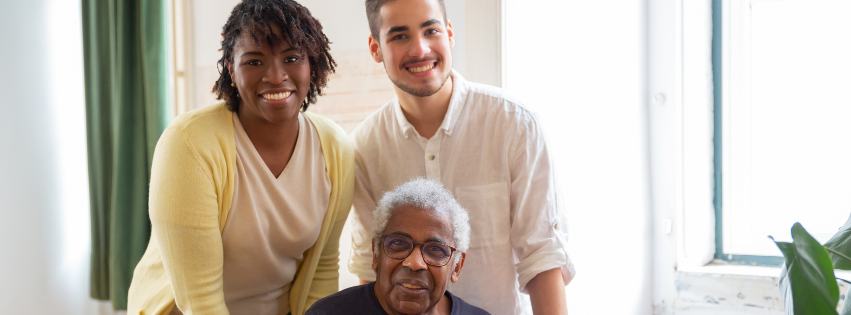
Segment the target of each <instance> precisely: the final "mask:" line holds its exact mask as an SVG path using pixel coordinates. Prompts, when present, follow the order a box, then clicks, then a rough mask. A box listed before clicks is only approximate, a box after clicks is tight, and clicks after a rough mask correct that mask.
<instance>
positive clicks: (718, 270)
mask: <svg viewBox="0 0 851 315" xmlns="http://www.w3.org/2000/svg"><path fill="white" fill-rule="evenodd" d="M677 272H681V273H687V274H694V275H700V274H704V275H718V276H740V277H754V278H772V279H774V280H777V279H778V278H780V267H767V266H755V265H745V264H738V263H730V262H726V261H723V260H717V259H716V260H713V261H711V262H709V263H708V264H706V265H705V266H702V267H690V268H678V269H677ZM834 275H836V277H837V278H842V279H849V280H851V271H848V270H834Z"/></svg>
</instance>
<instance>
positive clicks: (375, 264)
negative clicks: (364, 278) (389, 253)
mask: <svg viewBox="0 0 851 315" xmlns="http://www.w3.org/2000/svg"><path fill="white" fill-rule="evenodd" d="M378 251H379V249H378V248H377V246H375V242H374V241H373V242H372V270H378Z"/></svg>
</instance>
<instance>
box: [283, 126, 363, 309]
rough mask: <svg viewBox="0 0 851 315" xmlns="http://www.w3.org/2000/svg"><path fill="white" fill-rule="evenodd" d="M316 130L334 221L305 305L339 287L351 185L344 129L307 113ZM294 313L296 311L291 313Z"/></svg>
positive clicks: (350, 162) (351, 159) (349, 149)
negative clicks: (331, 188)
mask: <svg viewBox="0 0 851 315" xmlns="http://www.w3.org/2000/svg"><path fill="white" fill-rule="evenodd" d="M309 117H310V118H311V121H313V122H314V124H315V125H316V126H317V130H319V131H320V137H322V138H324V139H323V142H324V143H323V146H322V148H323V154H324V155H325V164H326V169H327V170H328V177H329V178H330V179H331V182H332V185H333V186H336V187H335V189H333V191H332V195H331V200H330V203H329V209H328V210H329V211H335V212H336V215H335V216H334V221H333V222H332V225H331V229H330V231H329V236H328V239H327V242H326V243H325V244H324V247H322V252H321V255H320V257H319V262H318V265H317V266H316V272H315V273H314V275H313V279H312V280H311V284H310V289H309V292H308V294H307V301H306V306H305V308H304V309H308V308H310V306H311V305H313V303H314V302H316V301H317V300H319V299H321V298H324V297H326V296H328V295H331V294H333V293H336V292H337V291H338V290H339V278H340V272H339V269H340V249H339V248H340V234H341V233H342V231H343V226H344V225H345V224H346V218H348V216H349V211H350V210H351V208H352V190H353V187H354V179H355V176H354V174H355V172H354V148H353V147H352V144H351V142H350V141H349V139H348V136H347V135H346V134H345V132H344V131H343V130H342V128H340V127H339V126H337V125H336V124H334V123H333V122H331V121H330V120H328V119H326V118H323V117H317V116H314V115H311V116H309ZM293 314H296V313H293Z"/></svg>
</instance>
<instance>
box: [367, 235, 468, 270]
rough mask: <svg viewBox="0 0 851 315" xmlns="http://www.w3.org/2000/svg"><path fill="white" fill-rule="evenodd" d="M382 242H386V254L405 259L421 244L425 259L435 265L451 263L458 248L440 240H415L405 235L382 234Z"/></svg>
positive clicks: (429, 263)
mask: <svg viewBox="0 0 851 315" xmlns="http://www.w3.org/2000/svg"><path fill="white" fill-rule="evenodd" d="M380 239H381V243H382V244H384V254H385V255H387V257H390V258H393V259H399V260H402V259H405V258H408V256H410V255H411V253H413V252H414V247H415V246H416V245H420V253H422V256H423V261H424V262H425V263H426V264H428V265H430V266H435V267H443V266H446V264H447V263H449V259H450V258H452V254H453V253H454V252H455V251H456V250H457V249H455V248H454V247H452V246H449V245H446V244H443V243H440V242H425V243H421V242H414V240H412V239H411V238H410V237H407V236H404V235H395V234H393V235H382V236H380Z"/></svg>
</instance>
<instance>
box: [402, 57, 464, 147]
mask: <svg viewBox="0 0 851 315" xmlns="http://www.w3.org/2000/svg"><path fill="white" fill-rule="evenodd" d="M450 76H451V77H452V81H451V82H452V96H451V97H450V98H449V108H448V109H447V110H446V115H445V116H443V122H442V123H441V124H440V129H438V130H443V132H444V133H446V135H448V136H452V129H453V128H454V127H455V124H456V123H457V122H458V117H459V116H460V115H461V111H462V110H463V109H464V105H465V103H466V102H465V101H466V99H467V91H468V89H469V88H468V87H467V84H466V82H467V81H466V80H464V77H462V76H461V74H460V73H458V72H457V71H455V69H452V72H451V73H450ZM393 111H394V112H395V116H396V122H397V123H398V125H399V130H401V131H402V135H403V136H404V137H405V139H408V135H409V134H411V133H414V134H416V132H417V130H416V128H414V125H412V124H411V123H410V122H408V119H407V118H405V113H404V112H402V105H401V103H399V97H398V96H397V97H395V98H394V99H393Z"/></svg>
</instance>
